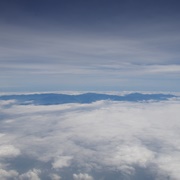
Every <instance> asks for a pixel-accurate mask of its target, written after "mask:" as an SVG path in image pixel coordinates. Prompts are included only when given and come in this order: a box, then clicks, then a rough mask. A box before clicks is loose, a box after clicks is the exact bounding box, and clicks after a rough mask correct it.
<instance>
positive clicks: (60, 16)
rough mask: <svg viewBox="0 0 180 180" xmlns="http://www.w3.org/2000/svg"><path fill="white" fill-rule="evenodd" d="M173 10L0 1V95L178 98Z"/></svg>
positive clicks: (122, 1) (92, 0)
mask: <svg viewBox="0 0 180 180" xmlns="http://www.w3.org/2000/svg"><path fill="white" fill-rule="evenodd" d="M179 6H180V2H179V1H178V0H171V1H169V0H60V1H59V0H29V1H25V0H2V1H0V69H1V72H0V73H1V74H0V75H1V76H0V83H1V91H21V90H22V91H36V90H41V91H42V90H163V91H169V90H170V91H179V90H180V86H179V85H178V82H179V74H180V52H179V47H180V21H179V19H180V11H179Z"/></svg>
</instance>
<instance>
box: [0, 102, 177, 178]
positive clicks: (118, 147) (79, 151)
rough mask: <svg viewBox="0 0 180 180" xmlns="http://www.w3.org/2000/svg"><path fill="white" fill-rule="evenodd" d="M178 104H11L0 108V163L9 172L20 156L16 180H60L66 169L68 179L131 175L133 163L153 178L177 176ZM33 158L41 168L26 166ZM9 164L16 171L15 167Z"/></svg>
mask: <svg viewBox="0 0 180 180" xmlns="http://www.w3.org/2000/svg"><path fill="white" fill-rule="evenodd" d="M179 108H180V103H179V101H178V99H177V100H176V99H175V100H170V101H163V102H148V103H146V102H144V103H131V102H111V101H99V102H95V103H92V104H66V105H53V106H33V105H25V106H24V105H13V106H10V107H8V108H5V109H1V112H2V113H4V115H5V118H4V119H3V120H2V121H1V122H0V128H1V130H3V131H2V132H3V134H2V136H1V137H0V138H1V142H3V143H5V142H6V144H2V145H1V149H0V157H2V158H3V159H4V161H3V162H2V166H1V167H2V168H3V169H4V167H5V169H6V171H7V172H9V171H10V170H12V167H9V166H8V164H9V163H10V164H11V162H13V159H16V161H17V160H18V159H20V157H21V156H23V157H28V158H30V159H31V160H32V164H30V165H29V166H28V167H27V169H28V168H29V170H27V169H26V170H24V172H23V173H22V174H21V175H20V177H21V179H22V178H25V177H34V178H37V179H38V178H40V179H41V175H43V173H47V172H48V176H49V177H50V176H51V178H52V177H54V179H58V178H61V179H63V178H65V176H66V175H67V173H66V172H67V171H68V172H69V177H68V178H71V179H72V178H74V179H75V178H76V179H78V178H79V179H83V178H84V179H85V178H86V179H88V178H92V177H91V176H90V175H89V174H92V176H93V177H94V178H95V179H96V175H97V174H96V173H97V171H98V172H99V173H100V174H98V175H97V176H98V177H101V176H102V177H103V174H104V173H112V172H114V171H116V172H117V173H119V175H120V174H121V175H122V174H125V175H126V176H132V177H133V176H136V175H137V174H136V169H137V167H138V168H141V169H142V172H143V169H145V170H146V171H148V172H149V173H153V172H154V173H153V175H154V176H157V177H156V178H162V177H163V178H164V177H166V176H169V177H170V178H171V179H179V178H180V176H179V174H178V167H179V166H180V153H179V150H180V140H179V139H180V135H179V130H180V125H179V116H180V112H179ZM6 115H7V118H6ZM9 157H10V158H11V161H9V160H8V158H9ZM33 161H36V162H38V163H39V165H38V168H39V169H40V170H41V172H40V171H36V170H32V169H33V168H34V169H36V167H35V165H34V164H33ZM30 162H31V161H30ZM41 166H42V169H41V168H40V167H41ZM13 168H14V171H16V172H18V168H17V169H16V166H13ZM47 169H48V170H47ZM46 170H47V171H46ZM80 172H83V173H80ZM18 173H19V172H18ZM19 174H20V173H19ZM52 174H56V175H57V176H55V175H52ZM59 174H60V175H61V177H60V176H59ZM73 174H74V175H73ZM58 176H59V177H58ZM136 178H138V177H136ZM122 179H123V178H122ZM164 179H165V178H164Z"/></svg>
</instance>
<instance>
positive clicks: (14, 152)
mask: <svg viewBox="0 0 180 180" xmlns="http://www.w3.org/2000/svg"><path fill="white" fill-rule="evenodd" d="M18 155H20V150H19V149H17V148H15V147H14V146H12V145H0V158H6V157H16V156H18Z"/></svg>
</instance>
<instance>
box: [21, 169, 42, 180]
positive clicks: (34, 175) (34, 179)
mask: <svg viewBox="0 0 180 180" xmlns="http://www.w3.org/2000/svg"><path fill="white" fill-rule="evenodd" d="M40 173H41V171H40V170H38V169H33V170H29V171H28V172H26V173H24V174H21V175H20V176H19V179H20V180H26V179H28V180H41V179H40V178H39V174H40Z"/></svg>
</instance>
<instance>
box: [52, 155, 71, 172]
mask: <svg viewBox="0 0 180 180" xmlns="http://www.w3.org/2000/svg"><path fill="white" fill-rule="evenodd" d="M71 159H72V157H69V156H61V157H58V158H57V159H56V160H55V161H54V162H53V163H52V167H53V168H55V169H58V168H62V167H68V166H70V161H71Z"/></svg>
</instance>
